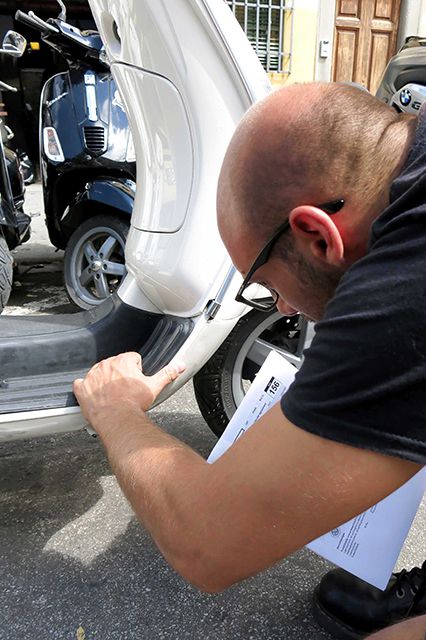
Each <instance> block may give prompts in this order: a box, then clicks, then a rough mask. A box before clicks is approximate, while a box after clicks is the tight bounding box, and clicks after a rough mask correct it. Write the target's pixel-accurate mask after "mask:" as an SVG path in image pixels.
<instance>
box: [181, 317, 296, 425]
mask: <svg viewBox="0 0 426 640" xmlns="http://www.w3.org/2000/svg"><path fill="white" fill-rule="evenodd" d="M305 336H306V320H304V319H302V318H300V317H299V316H292V317H286V316H282V315H281V314H280V313H278V311H271V312H269V313H264V312H262V311H251V312H250V313H248V314H247V315H245V316H243V318H241V320H239V322H238V323H237V324H236V325H235V327H234V329H233V330H232V331H231V333H230V334H229V336H228V337H227V339H226V340H225V341H224V342H223V343H222V344H221V346H220V347H219V349H218V350H217V351H216V353H214V354H213V355H212V357H211V358H210V360H208V362H207V363H206V364H205V365H204V367H203V368H202V369H200V371H199V372H198V373H196V374H195V376H194V378H193V384H194V391H195V398H196V400H197V404H198V407H199V409H200V411H201V414H202V416H203V418H204V420H205V421H206V422H207V424H208V426H209V427H210V429H211V430H212V431H213V433H215V434H216V435H217V436H218V437H220V436H221V435H222V433H223V431H224V430H225V427H226V426H227V424H228V422H229V420H230V419H231V418H232V416H233V414H234V413H235V411H236V409H237V406H238V405H239V404H240V402H241V401H242V399H243V398H244V395H245V393H246V391H247V390H248V388H249V386H250V384H251V382H252V381H253V380H254V378H255V376H256V374H257V372H258V371H259V369H260V367H261V366H262V364H263V362H264V361H265V359H266V357H267V355H268V354H269V352H270V351H271V350H273V349H274V350H276V351H278V352H279V353H281V354H282V355H284V356H288V357H289V359H291V361H292V362H293V363H294V364H295V366H300V364H301V363H302V352H303V348H304V343H305Z"/></svg>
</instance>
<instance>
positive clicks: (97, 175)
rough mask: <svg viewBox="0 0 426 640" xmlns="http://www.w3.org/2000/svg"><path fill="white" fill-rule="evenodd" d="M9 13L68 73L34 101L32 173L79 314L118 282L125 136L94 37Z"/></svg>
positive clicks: (131, 169)
mask: <svg viewBox="0 0 426 640" xmlns="http://www.w3.org/2000/svg"><path fill="white" fill-rule="evenodd" d="M60 4H61V13H60V16H59V17H58V18H56V19H51V20H49V21H48V22H47V23H46V22H45V21H43V20H40V19H39V18H38V17H37V16H36V15H35V14H32V13H31V12H30V14H25V13H23V12H22V11H17V13H16V19H17V20H18V21H21V22H22V23H25V24H26V25H27V26H30V27H32V28H33V29H36V30H37V31H38V32H40V33H41V38H42V40H43V42H45V43H46V44H47V45H49V46H50V47H51V48H52V49H54V50H55V51H57V52H59V53H60V54H61V55H62V56H63V58H64V59H65V61H66V62H67V64H68V71H66V72H63V73H58V74H56V75H54V76H53V77H52V78H49V79H48V80H47V82H46V83H45V85H44V87H43V90H42V93H41V99H40V136H39V137H40V140H39V144H40V171H41V178H42V182H43V197H44V205H45V216H46V224H47V229H48V233H49V238H50V240H51V242H52V244H53V245H54V246H55V247H57V248H59V249H64V250H65V255H64V282H65V287H66V289H67V293H68V296H69V298H70V299H71V301H72V302H74V303H75V304H76V305H77V306H79V307H80V308H82V309H89V308H91V307H93V306H96V305H98V304H100V303H101V302H102V301H103V300H104V299H105V298H107V297H108V296H109V295H111V293H113V292H114V291H115V290H116V289H117V288H118V286H119V285H120V283H121V281H122V280H123V278H124V276H125V273H126V270H125V264H124V247H125V243H126V238H127V234H128V230H129V226H130V216H131V213H132V209H133V204H134V195H135V191H136V157H135V152H134V146H133V139H132V135H131V132H130V129H129V124H128V120H127V116H126V112H125V109H124V105H123V102H122V100H121V97H120V94H119V92H118V90H117V86H116V84H115V82H114V79H113V77H112V75H111V71H110V69H109V65H108V63H107V61H106V59H105V57H104V55H103V53H104V49H103V44H102V40H101V38H100V37H99V34H98V33H97V32H94V31H85V32H81V31H79V30H78V29H76V28H75V27H73V26H72V25H70V24H68V23H67V22H66V9H65V6H64V5H63V3H60Z"/></svg>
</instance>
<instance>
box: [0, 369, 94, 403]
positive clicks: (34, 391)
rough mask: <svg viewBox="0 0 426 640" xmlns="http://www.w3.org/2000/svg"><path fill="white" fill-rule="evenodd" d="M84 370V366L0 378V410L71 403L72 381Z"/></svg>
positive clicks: (84, 372) (80, 376) (73, 397)
mask: <svg viewBox="0 0 426 640" xmlns="http://www.w3.org/2000/svg"><path fill="white" fill-rule="evenodd" d="M86 373H87V369H85V370H74V371H64V372H61V373H54V374H42V375H35V376H25V377H21V378H6V379H5V380H1V379H0V413H2V414H5V413H21V412H26V411H41V410H43V409H58V408H59V407H74V406H76V405H77V400H76V399H75V396H74V394H73V392H72V383H73V382H74V380H75V379H76V378H82V377H84V376H85V374H86Z"/></svg>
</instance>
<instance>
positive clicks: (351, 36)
mask: <svg viewBox="0 0 426 640" xmlns="http://www.w3.org/2000/svg"><path fill="white" fill-rule="evenodd" d="M400 3H401V0H336V26H335V34H334V52H333V80H335V81H337V82H347V81H352V82H359V83H360V84H362V85H364V86H365V87H367V89H369V90H370V91H371V92H372V93H375V91H376V89H377V87H378V84H379V82H380V78H381V76H382V73H383V71H384V69H385V67H386V64H387V62H388V61H389V58H391V56H392V55H393V54H394V53H395V49H396V38H397V33H398V21H399V9H400Z"/></svg>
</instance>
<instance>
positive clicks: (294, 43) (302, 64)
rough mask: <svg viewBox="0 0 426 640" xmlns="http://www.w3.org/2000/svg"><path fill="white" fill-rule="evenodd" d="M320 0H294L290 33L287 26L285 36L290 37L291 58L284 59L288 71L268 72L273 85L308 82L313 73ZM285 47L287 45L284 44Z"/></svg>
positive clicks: (311, 78)
mask: <svg viewBox="0 0 426 640" xmlns="http://www.w3.org/2000/svg"><path fill="white" fill-rule="evenodd" d="M321 1H322V0H294V5H293V6H294V8H293V16H292V21H293V25H292V33H289V31H291V29H290V28H289V27H287V28H286V30H285V36H287V37H289V38H290V47H291V59H289V60H287V61H286V68H287V70H288V71H289V73H270V74H269V77H270V80H271V82H272V85H273V86H274V87H277V88H278V87H280V86H283V85H286V84H290V83H294V82H309V81H311V80H313V79H314V75H315V57H316V40H317V31H318V15H319V7H320V3H321ZM286 48H287V46H286Z"/></svg>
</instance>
